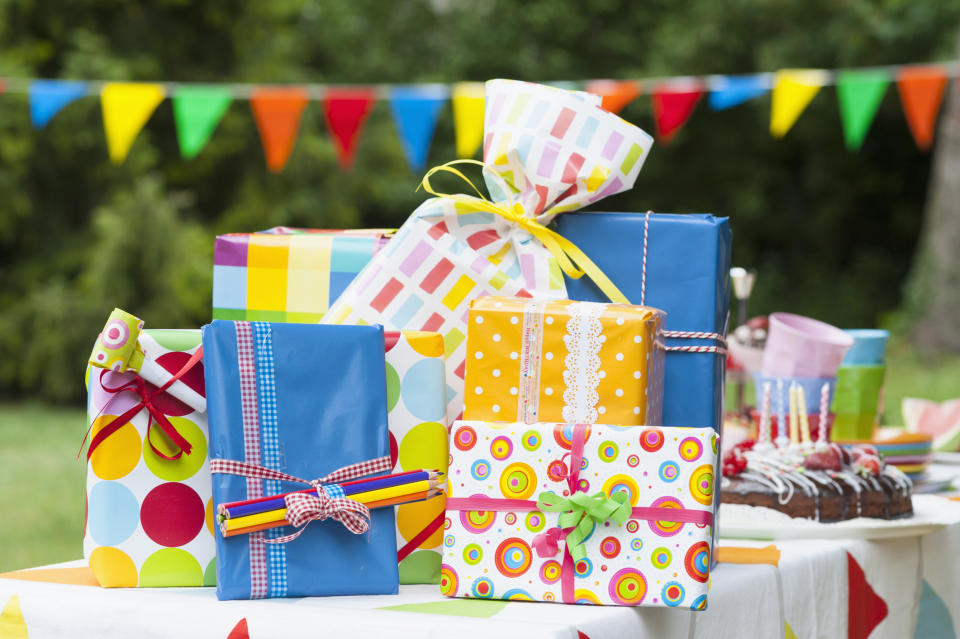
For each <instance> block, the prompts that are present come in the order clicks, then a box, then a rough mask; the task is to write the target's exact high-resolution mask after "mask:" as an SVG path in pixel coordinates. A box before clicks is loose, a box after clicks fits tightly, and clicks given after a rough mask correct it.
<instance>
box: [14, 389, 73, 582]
mask: <svg viewBox="0 0 960 639" xmlns="http://www.w3.org/2000/svg"><path fill="white" fill-rule="evenodd" d="M85 429H86V417H85V411H84V410H83V409H82V408H48V407H45V406H41V405H37V404H5V405H0V513H6V514H5V516H4V517H3V520H4V523H3V525H2V526H0V572H3V571H7V570H15V569H18V568H27V567H30V566H38V565H41V564H50V563H55V562H58V561H68V560H71V559H78V558H80V557H81V556H82V555H83V503H84V477H85V473H86V466H85V464H84V463H83V460H82V459H81V460H77V459H76V457H77V451H78V450H79V448H80V441H81V440H82V439H83V434H84V431H85Z"/></svg>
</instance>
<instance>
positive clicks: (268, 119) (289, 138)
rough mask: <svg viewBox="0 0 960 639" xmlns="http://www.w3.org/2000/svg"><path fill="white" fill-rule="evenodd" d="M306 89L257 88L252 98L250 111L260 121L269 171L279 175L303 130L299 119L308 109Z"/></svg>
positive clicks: (261, 137) (259, 128) (258, 123)
mask: <svg viewBox="0 0 960 639" xmlns="http://www.w3.org/2000/svg"><path fill="white" fill-rule="evenodd" d="M308 99H309V98H308V95H307V91H306V89H302V88H296V87H294V88H290V89H257V90H256V91H254V92H253V95H251V96H250V108H252V109H253V117H254V118H255V119H256V121H257V130H258V131H260V141H261V142H263V154H264V155H265V156H266V158H267V168H269V169H270V170H271V171H273V172H274V173H279V172H280V171H282V170H283V167H284V166H286V164H287V160H288V159H289V158H290V152H291V151H293V143H294V142H296V140H297V131H298V130H299V129H300V116H302V115H303V109H304V107H306V106H307V100H308Z"/></svg>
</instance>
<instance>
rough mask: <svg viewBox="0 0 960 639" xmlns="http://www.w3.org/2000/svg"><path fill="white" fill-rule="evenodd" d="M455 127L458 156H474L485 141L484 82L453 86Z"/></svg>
mask: <svg viewBox="0 0 960 639" xmlns="http://www.w3.org/2000/svg"><path fill="white" fill-rule="evenodd" d="M451 99H452V101H453V128H454V131H455V132H456V136H457V157H459V158H472V157H473V156H474V154H475V153H476V152H477V149H478V148H479V147H480V145H481V144H482V143H483V83H482V82H461V83H460V84H456V85H454V87H453V91H452V93H451Z"/></svg>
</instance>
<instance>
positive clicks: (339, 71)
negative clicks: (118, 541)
mask: <svg viewBox="0 0 960 639" xmlns="http://www.w3.org/2000/svg"><path fill="white" fill-rule="evenodd" d="M0 16H2V19H0V42H2V43H3V44H2V45H0V76H2V77H46V78H70V79H104V80H143V81H155V80H173V81H196V82H202V81H215V82H228V81H237V82H258V83H288V82H290V83H295V82H319V83H323V82H330V83H360V84H362V83H376V82H394V83H404V82H432V81H436V82H453V81H460V80H485V79H488V78H491V77H513V78H519V79H526V80H540V81H552V80H585V79H591V78H607V77H610V78H636V77H651V76H659V75H678V74H707V73H724V74H733V73H749V72H755V71H769V70H775V69H778V68H782V67H824V68H834V67H844V66H868V65H883V64H896V63H908V62H924V61H933V60H943V59H948V58H949V57H950V56H951V54H952V51H953V47H954V45H955V39H956V35H957V24H958V22H960V2H957V1H955V0H953V1H949V2H935V3H923V2H910V1H909V0H873V1H867V0H844V1H841V2H837V1H836V0H811V1H808V2H789V1H787V0H725V1H722V2H716V1H714V0H687V1H683V2H676V1H674V2H667V1H666V0H656V1H649V2H644V3H636V2H630V1H628V0H592V1H591V2H589V3H583V2H579V1H577V0H528V1H526V2H523V3H520V2H511V1H508V0H475V1H459V0H406V1H405V2H398V3H383V2H381V1H379V0H351V1H350V2H340V1H328V2H320V1H314V2H303V1H294V0H273V1H271V2H240V1H239V0H232V1H230V0H227V1H224V2H217V3H192V2H188V1H187V0H154V1H152V2H136V3H127V2H119V1H117V0H87V1H85V2H65V1H54V0H0ZM950 90H952V91H955V90H956V87H955V86H953V85H952V84H951V88H950ZM769 108H770V105H769V97H766V98H762V99H758V100H755V101H753V102H750V103H748V104H745V105H743V106H740V107H737V108H734V109H731V110H729V111H723V112H711V111H710V110H709V109H708V108H707V107H706V105H705V104H701V105H700V107H699V109H698V110H697V112H696V113H695V114H694V116H693V118H692V119H691V121H690V122H689V123H688V124H687V126H686V127H685V128H684V129H683V130H682V131H681V132H680V133H679V134H678V135H677V137H676V138H675V140H674V141H673V143H672V144H670V145H669V146H663V145H658V146H656V147H655V148H654V151H653V153H652V155H651V157H650V159H649V161H648V163H647V165H646V166H645V168H644V170H643V171H642V173H641V175H640V179H639V181H638V183H637V186H636V188H635V189H634V190H632V191H631V192H629V193H625V194H622V195H619V196H616V197H615V198H610V199H608V200H605V201H604V202H603V205H602V206H603V208H605V209H613V210H628V211H645V210H647V209H653V210H655V211H661V212H667V211H673V212H712V213H715V214H717V215H725V216H730V218H731V220H732V226H733V229H734V233H735V237H736V241H735V243H734V262H735V263H736V264H739V265H743V266H752V267H756V268H757V269H758V270H759V279H758V283H757V286H756V290H755V294H754V297H753V300H752V301H751V311H752V312H753V313H755V314H759V313H765V312H769V311H772V310H789V311H794V312H799V313H804V314H809V315H813V316H816V317H818V318H821V319H824V320H826V321H829V322H832V323H836V324H838V325H841V326H846V327H852V326H873V325H877V324H878V323H886V324H890V323H891V322H893V318H895V317H896V316H893V315H890V313H891V312H892V311H894V310H897V309H900V311H901V316H902V315H903V313H902V311H908V310H909V309H904V303H903V300H904V299H905V297H904V291H903V287H904V282H905V279H906V275H907V273H908V270H909V268H910V265H911V259H912V256H913V254H914V251H915V248H916V244H917V240H918V237H919V231H920V227H921V223H922V218H923V209H924V201H925V195H926V190H927V182H928V175H929V168H930V156H929V154H925V153H921V152H918V151H917V150H916V148H915V146H914V143H913V140H912V138H911V137H910V134H909V131H908V129H907V126H906V123H905V121H904V119H903V115H902V113H901V107H900V104H899V100H898V99H897V97H896V95H895V90H893V89H892V88H891V89H890V90H889V91H888V93H887V95H886V98H885V100H884V103H883V105H882V107H881V109H880V111H879V114H878V116H877V118H876V121H875V122H874V124H873V127H872V129H871V131H870V133H869V135H868V137H867V140H866V143H865V145H864V147H863V149H862V150H860V151H859V152H855V153H850V152H848V151H846V149H845V148H844V147H843V141H842V134H841V128H840V120H839V113H838V109H837V103H836V96H835V93H834V91H833V90H832V89H830V88H827V89H824V90H823V91H821V93H820V94H819V95H818V96H817V98H816V99H815V100H814V101H813V103H812V104H811V105H810V107H809V108H808V109H807V111H806V112H805V113H804V114H803V116H802V117H801V118H800V121H799V122H798V123H797V125H796V126H795V127H794V129H793V130H791V131H790V133H789V134H788V135H787V137H786V138H785V139H783V140H772V139H771V138H770V136H769V133H768V118H769ZM621 115H622V116H623V117H624V118H625V119H627V120H630V121H632V122H635V123H637V124H639V125H640V126H642V127H644V128H646V129H647V130H652V128H653V123H652V116H651V113H650V106H649V99H647V98H644V97H641V98H640V99H638V100H637V101H635V102H633V103H632V104H630V105H629V106H628V107H627V108H626V109H625V110H624V111H623V112H622V114H621ZM453 158H454V152H453V127H452V116H451V112H450V108H449V106H447V107H446V109H445V111H444V113H443V114H442V115H441V119H440V122H439V124H438V127H437V133H436V137H435V139H434V144H433V147H432V149H431V153H430V162H431V163H440V162H444V161H447V160H449V159H453ZM0 166H2V167H3V168H2V170H0V203H2V204H0V309H2V312H0V397H3V396H6V397H17V398H22V397H28V396H34V397H37V398H41V399H44V400H47V401H57V402H75V401H77V400H79V399H80V398H81V397H82V395H83V385H82V383H81V381H80V380H81V379H82V373H81V372H82V370H83V363H84V362H85V359H86V357H87V355H88V352H89V349H90V347H91V345H92V343H93V341H94V339H95V336H96V334H97V332H98V331H99V329H100V328H101V327H102V325H103V322H104V320H105V318H106V317H107V315H108V313H109V312H110V310H111V309H112V308H113V307H114V306H119V307H121V308H124V309H127V310H129V311H131V312H134V313H136V314H137V315H139V316H140V317H143V318H144V319H145V320H146V321H147V324H148V325H149V326H154V327H171V328H172V327H190V326H198V325H200V324H203V323H205V322H206V321H208V320H209V318H210V287H211V274H212V267H211V265H212V249H213V238H214V235H215V234H218V233H225V232H235V231H253V230H259V229H264V228H268V227H270V226H274V225H278V224H284V225H290V226H312V227H327V228H337V227H361V226H398V225H400V224H401V223H402V222H403V220H404V218H405V217H406V215H407V214H409V212H410V211H412V210H413V208H415V206H416V205H417V204H418V203H419V202H420V201H421V200H422V199H423V195H422V193H416V192H415V187H416V185H417V183H418V181H419V177H420V176H419V175H416V174H414V173H413V172H412V171H411V170H410V169H408V168H407V165H406V163H405V161H404V158H403V154H402V151H401V148H400V144H399V141H398V139H397V136H396V133H395V131H394V128H393V123H392V121H391V119H390V116H389V112H388V109H387V105H386V104H385V103H378V104H377V105H376V107H375V108H374V110H373V112H372V114H371V117H370V118H369V120H368V124H367V126H366V129H365V131H364V134H363V138H362V139H361V141H360V144H359V149H358V153H357V158H356V163H355V166H354V168H353V170H352V171H351V172H348V173H343V172H341V171H340V170H339V169H338V168H337V163H336V159H335V156H334V150H333V147H332V145H331V142H330V139H329V136H328V135H327V133H326V131H325V130H324V125H323V119H322V113H321V109H320V106H319V104H317V103H313V104H311V105H310V106H309V107H308V109H307V111H306V113H305V116H304V119H303V122H302V124H301V131H300V136H299V139H298V141H297V143H296V147H295V149H294V152H293V154H292V156H291V159H290V162H289V164H288V165H287V168H286V169H285V171H284V172H283V173H281V174H279V175H273V174H270V173H269V172H268V171H267V170H266V168H265V164H264V160H263V155H262V151H261V146H260V142H259V139H258V137H257V132H256V128H255V125H254V122H253V118H252V115H251V112H250V109H249V105H248V104H247V103H246V102H245V101H236V102H234V104H233V105H232V106H231V108H230V110H229V112H228V113H227V116H226V117H225V119H224V120H223V121H222V122H221V124H220V127H219V128H218V130H217V131H216V133H215V134H214V136H213V139H212V141H211V143H210V144H209V146H208V147H207V148H206V149H205V150H204V151H203V152H202V153H201V154H200V155H199V157H198V158H197V159H195V160H191V161H185V160H182V159H181V158H180V156H179V152H178V148H177V144H176V136H175V133H174V127H173V116H172V110H171V106H170V102H169V101H165V102H164V103H163V104H162V105H161V106H160V108H159V109H158V110H157V112H156V113H155V114H154V116H153V117H152V119H151V120H150V122H149V123H148V125H147V126H146V128H145V129H144V130H143V132H141V134H140V135H139V137H138V139H137V141H136V143H135V144H134V146H133V149H132V151H131V153H130V155H129V157H128V159H127V161H126V162H125V163H124V164H123V165H122V166H119V167H117V166H112V165H111V164H110V163H109V162H108V159H107V150H106V145H105V142H104V136H103V126H102V122H101V116H100V103H99V100H98V99H96V98H92V97H91V98H85V99H82V100H80V101H78V102H76V103H74V104H72V105H70V106H68V107H67V108H66V109H64V111H63V112H62V113H60V114H59V115H58V116H57V117H56V118H55V119H54V120H53V121H52V122H51V123H50V124H49V125H48V126H47V127H46V128H45V129H43V130H40V131H34V130H33V129H32V128H31V126H30V123H29V110H28V103H27V97H26V96H25V95H20V94H12V93H8V94H6V95H0Z"/></svg>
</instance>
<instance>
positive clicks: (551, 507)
mask: <svg viewBox="0 0 960 639" xmlns="http://www.w3.org/2000/svg"><path fill="white" fill-rule="evenodd" d="M629 499H630V495H628V494H627V492H626V491H623V490H618V491H617V492H615V493H613V494H612V495H610V496H609V497H607V496H606V495H605V494H603V493H602V492H597V493H594V494H592V495H588V494H587V493H581V492H576V493H573V494H572V495H571V496H570V498H569V499H564V498H563V497H561V496H559V495H557V494H556V493H552V492H547V491H545V492H542V493H540V494H539V495H538V496H537V508H539V509H540V510H542V511H544V512H559V513H560V517H559V518H558V520H557V523H558V525H559V526H560V528H562V529H564V530H566V529H567V528H573V530H571V531H570V532H569V533H568V534H567V538H566V544H567V550H568V551H570V556H571V557H573V560H574V561H580V560H581V559H585V558H586V556H587V550H586V548H584V546H583V542H584V541H585V540H586V539H587V537H589V536H590V533H591V532H593V526H594V524H595V523H596V524H602V523H604V522H606V521H608V520H611V519H612V520H613V521H615V522H617V523H618V524H622V523H624V522H625V521H627V520H628V519H630V513H631V511H632V509H631V507H630V502H629Z"/></svg>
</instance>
